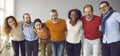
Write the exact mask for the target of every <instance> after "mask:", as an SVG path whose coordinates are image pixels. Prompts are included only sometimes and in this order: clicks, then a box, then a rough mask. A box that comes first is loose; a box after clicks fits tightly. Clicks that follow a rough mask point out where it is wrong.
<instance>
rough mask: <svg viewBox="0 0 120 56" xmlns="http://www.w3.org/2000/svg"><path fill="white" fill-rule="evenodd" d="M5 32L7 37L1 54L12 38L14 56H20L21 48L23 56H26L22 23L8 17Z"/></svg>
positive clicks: (12, 17)
mask: <svg viewBox="0 0 120 56" xmlns="http://www.w3.org/2000/svg"><path fill="white" fill-rule="evenodd" d="M3 32H4V33H5V35H6V40H5V41H4V43H3V46H2V47H1V49H0V52H2V51H3V49H4V48H5V46H6V44H7V42H8V40H9V38H10V37H11V40H12V47H13V50H14V56H19V48H20V49H21V56H25V43H24V34H23V32H22V22H17V20H16V18H15V17H14V16H8V17H6V18H5V21H4V25H3Z"/></svg>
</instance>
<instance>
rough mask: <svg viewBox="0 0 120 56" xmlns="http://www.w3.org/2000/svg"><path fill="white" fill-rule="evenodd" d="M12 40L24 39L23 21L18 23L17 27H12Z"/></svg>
mask: <svg viewBox="0 0 120 56" xmlns="http://www.w3.org/2000/svg"><path fill="white" fill-rule="evenodd" d="M10 36H11V40H14V41H21V40H24V34H23V32H22V22H19V23H18V26H17V27H16V28H15V29H12V30H11V32H10Z"/></svg>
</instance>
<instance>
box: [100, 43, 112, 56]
mask: <svg viewBox="0 0 120 56" xmlns="http://www.w3.org/2000/svg"><path fill="white" fill-rule="evenodd" d="M102 56H111V52H110V47H109V44H102Z"/></svg>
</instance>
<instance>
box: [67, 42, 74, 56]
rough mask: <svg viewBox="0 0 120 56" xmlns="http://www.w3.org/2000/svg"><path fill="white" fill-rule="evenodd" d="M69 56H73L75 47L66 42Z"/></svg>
mask: <svg viewBox="0 0 120 56" xmlns="http://www.w3.org/2000/svg"><path fill="white" fill-rule="evenodd" d="M66 51H67V56H73V45H72V44H71V43H68V42H67V41H66Z"/></svg>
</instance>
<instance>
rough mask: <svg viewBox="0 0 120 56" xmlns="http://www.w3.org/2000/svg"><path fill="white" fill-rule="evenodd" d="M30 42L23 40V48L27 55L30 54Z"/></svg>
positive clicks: (30, 55) (29, 55)
mask: <svg viewBox="0 0 120 56" xmlns="http://www.w3.org/2000/svg"><path fill="white" fill-rule="evenodd" d="M31 45H32V42H30V41H25V49H26V53H27V56H32V46H31Z"/></svg>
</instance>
